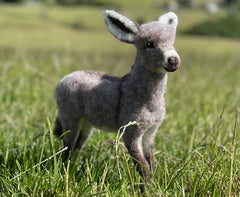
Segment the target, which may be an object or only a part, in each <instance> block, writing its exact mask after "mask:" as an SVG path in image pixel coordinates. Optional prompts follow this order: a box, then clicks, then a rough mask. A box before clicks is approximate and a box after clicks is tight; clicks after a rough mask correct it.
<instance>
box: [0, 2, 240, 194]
mask: <svg viewBox="0 0 240 197" xmlns="http://www.w3.org/2000/svg"><path fill="white" fill-rule="evenodd" d="M122 11H123V12H124V13H125V14H127V15H130V16H131V17H136V18H141V17H142V16H143V17H144V20H153V19H156V18H157V17H158V16H159V15H160V13H163V12H164V11H163V10H161V11H159V10H157V9H154V8H152V7H142V8H141V6H139V9H138V10H135V9H133V7H126V8H125V7H122ZM193 14H195V15H194V16H195V17H192V16H193ZM178 15H179V31H180V32H184V30H186V29H187V28H189V27H191V26H193V25H194V24H196V23H198V22H201V21H204V20H205V19H206V18H207V15H205V13H204V12H202V11H200V10H197V11H194V12H193V11H191V10H190V11H187V10H183V11H179V12H178ZM190 19H191V20H190ZM0 35H1V36H0V102H1V104H0V165H1V167H0V196H141V194H140V190H139V183H140V182H141V178H140V176H139V175H138V173H137V172H136V169H135V167H134V165H133V162H132V159H131V157H130V156H129V155H128V154H127V152H126V150H125V148H124V146H122V143H121V142H122V141H121V139H120V143H119V144H118V150H117V152H116V146H115V140H116V134H112V133H105V132H103V131H99V130H97V131H96V132H95V133H94V134H93V136H92V137H91V138H90V139H89V141H88V143H87V145H86V147H85V148H84V150H83V152H82V153H81V155H80V156H78V157H77V155H75V157H73V159H72V160H71V162H65V163H64V162H62V159H61V155H62V152H61V150H62V148H63V147H62V144H61V142H60V140H58V139H56V138H55V137H53V136H52V132H50V133H48V131H49V130H50V131H51V128H52V126H53V123H54V119H55V117H56V113H57V108H56V104H55V97H54V88H55V85H56V84H57V82H58V81H59V80H60V79H61V77H63V76H64V75H66V74H68V73H70V72H72V71H75V70H82V69H91V70H101V71H105V72H108V73H111V74H116V75H119V76H120V75H123V74H125V73H127V72H128V71H129V70H130V66H131V64H132V63H133V61H134V58H135V49H134V47H132V46H131V45H127V44H124V43H120V42H118V41H117V40H116V39H115V38H113V36H112V35H111V34H110V33H108V30H107V28H106V27H105V24H104V22H103V19H102V8H96V7H94V8H92V7H68V8H62V7H29V6H20V7H14V6H2V5H1V6H0ZM175 48H176V50H177V51H178V53H179V54H180V56H181V67H180V69H179V70H178V71H177V72H175V73H170V74H169V81H168V88H167V94H166V109H167V113H166V118H165V121H164V123H163V125H162V126H161V128H160V129H159V132H158V134H157V136H156V146H155V153H156V158H157V164H156V170H155V171H154V172H153V177H152V182H151V185H150V187H149V189H148V190H147V191H146V196H239V195H240V193H239V191H240V179H239V177H240V174H239V168H240V160H239V158H240V136H239V132H238V131H239V120H238V119H239V118H236V116H237V114H238V116H239V112H238V110H239V103H240V88H239V84H240V71H239V62H240V57H239V51H240V45H239V40H237V39H230V38H229V39H227V38H219V37H207V36H205V37H204V36H201V37H198V36H190V35H184V34H179V33H178V35H177V39H176V43H175ZM235 121H236V123H237V126H236V129H235ZM39 133H44V135H43V136H41V137H39V138H37V139H36V140H35V141H33V138H34V136H36V135H38V134H39ZM16 148H18V149H16ZM59 151H60V152H59ZM230 192H231V193H230ZM229 193H230V194H229Z"/></svg>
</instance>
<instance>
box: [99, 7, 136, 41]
mask: <svg viewBox="0 0 240 197" xmlns="http://www.w3.org/2000/svg"><path fill="white" fill-rule="evenodd" d="M103 17H104V20H105V23H106V25H107V27H108V29H109V31H110V32H111V33H112V34H113V35H114V36H115V37H116V38H117V39H119V40H121V41H123V42H127V43H133V42H134V40H135V38H136V34H137V33H138V32H139V30H140V26H139V24H138V23H137V22H135V21H133V20H131V19H130V18H128V17H126V16H124V15H121V14H119V13H117V12H115V11H113V10H105V11H104V12H103Z"/></svg>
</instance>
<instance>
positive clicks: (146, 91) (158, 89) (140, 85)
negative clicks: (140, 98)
mask: <svg viewBox="0 0 240 197" xmlns="http://www.w3.org/2000/svg"><path fill="white" fill-rule="evenodd" d="M145 68H146V67H144V66H139V65H136V64H134V65H133V67H132V70H131V73H130V75H131V77H129V78H128V80H127V84H129V85H131V87H133V88H134V91H135V93H138V94H143V95H152V94H156V93H157V95H159V96H164V94H165V91H166V85H167V73H156V72H152V71H149V70H147V69H145Z"/></svg>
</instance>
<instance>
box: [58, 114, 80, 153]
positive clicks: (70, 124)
mask: <svg viewBox="0 0 240 197" xmlns="http://www.w3.org/2000/svg"><path fill="white" fill-rule="evenodd" d="M81 127H82V120H81V119H80V118H78V119H75V120H74V119H72V120H68V121H62V130H63V132H65V131H70V132H69V133H66V134H65V135H64V136H63V138H62V140H63V144H64V147H68V150H67V151H66V155H68V154H69V153H70V152H73V151H74V150H75V149H76V143H77V139H78V137H79V135H80V131H81Z"/></svg>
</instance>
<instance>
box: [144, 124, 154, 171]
mask: <svg viewBox="0 0 240 197" xmlns="http://www.w3.org/2000/svg"><path fill="white" fill-rule="evenodd" d="M157 129H158V126H153V127H151V128H149V129H148V130H147V131H146V132H145V133H144V135H143V137H142V148H143V154H144V157H145V158H146V160H147V162H148V164H149V166H150V169H151V170H152V171H153V170H154V168H155V155H154V152H153V148H154V139H155V135H156V132H157Z"/></svg>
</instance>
